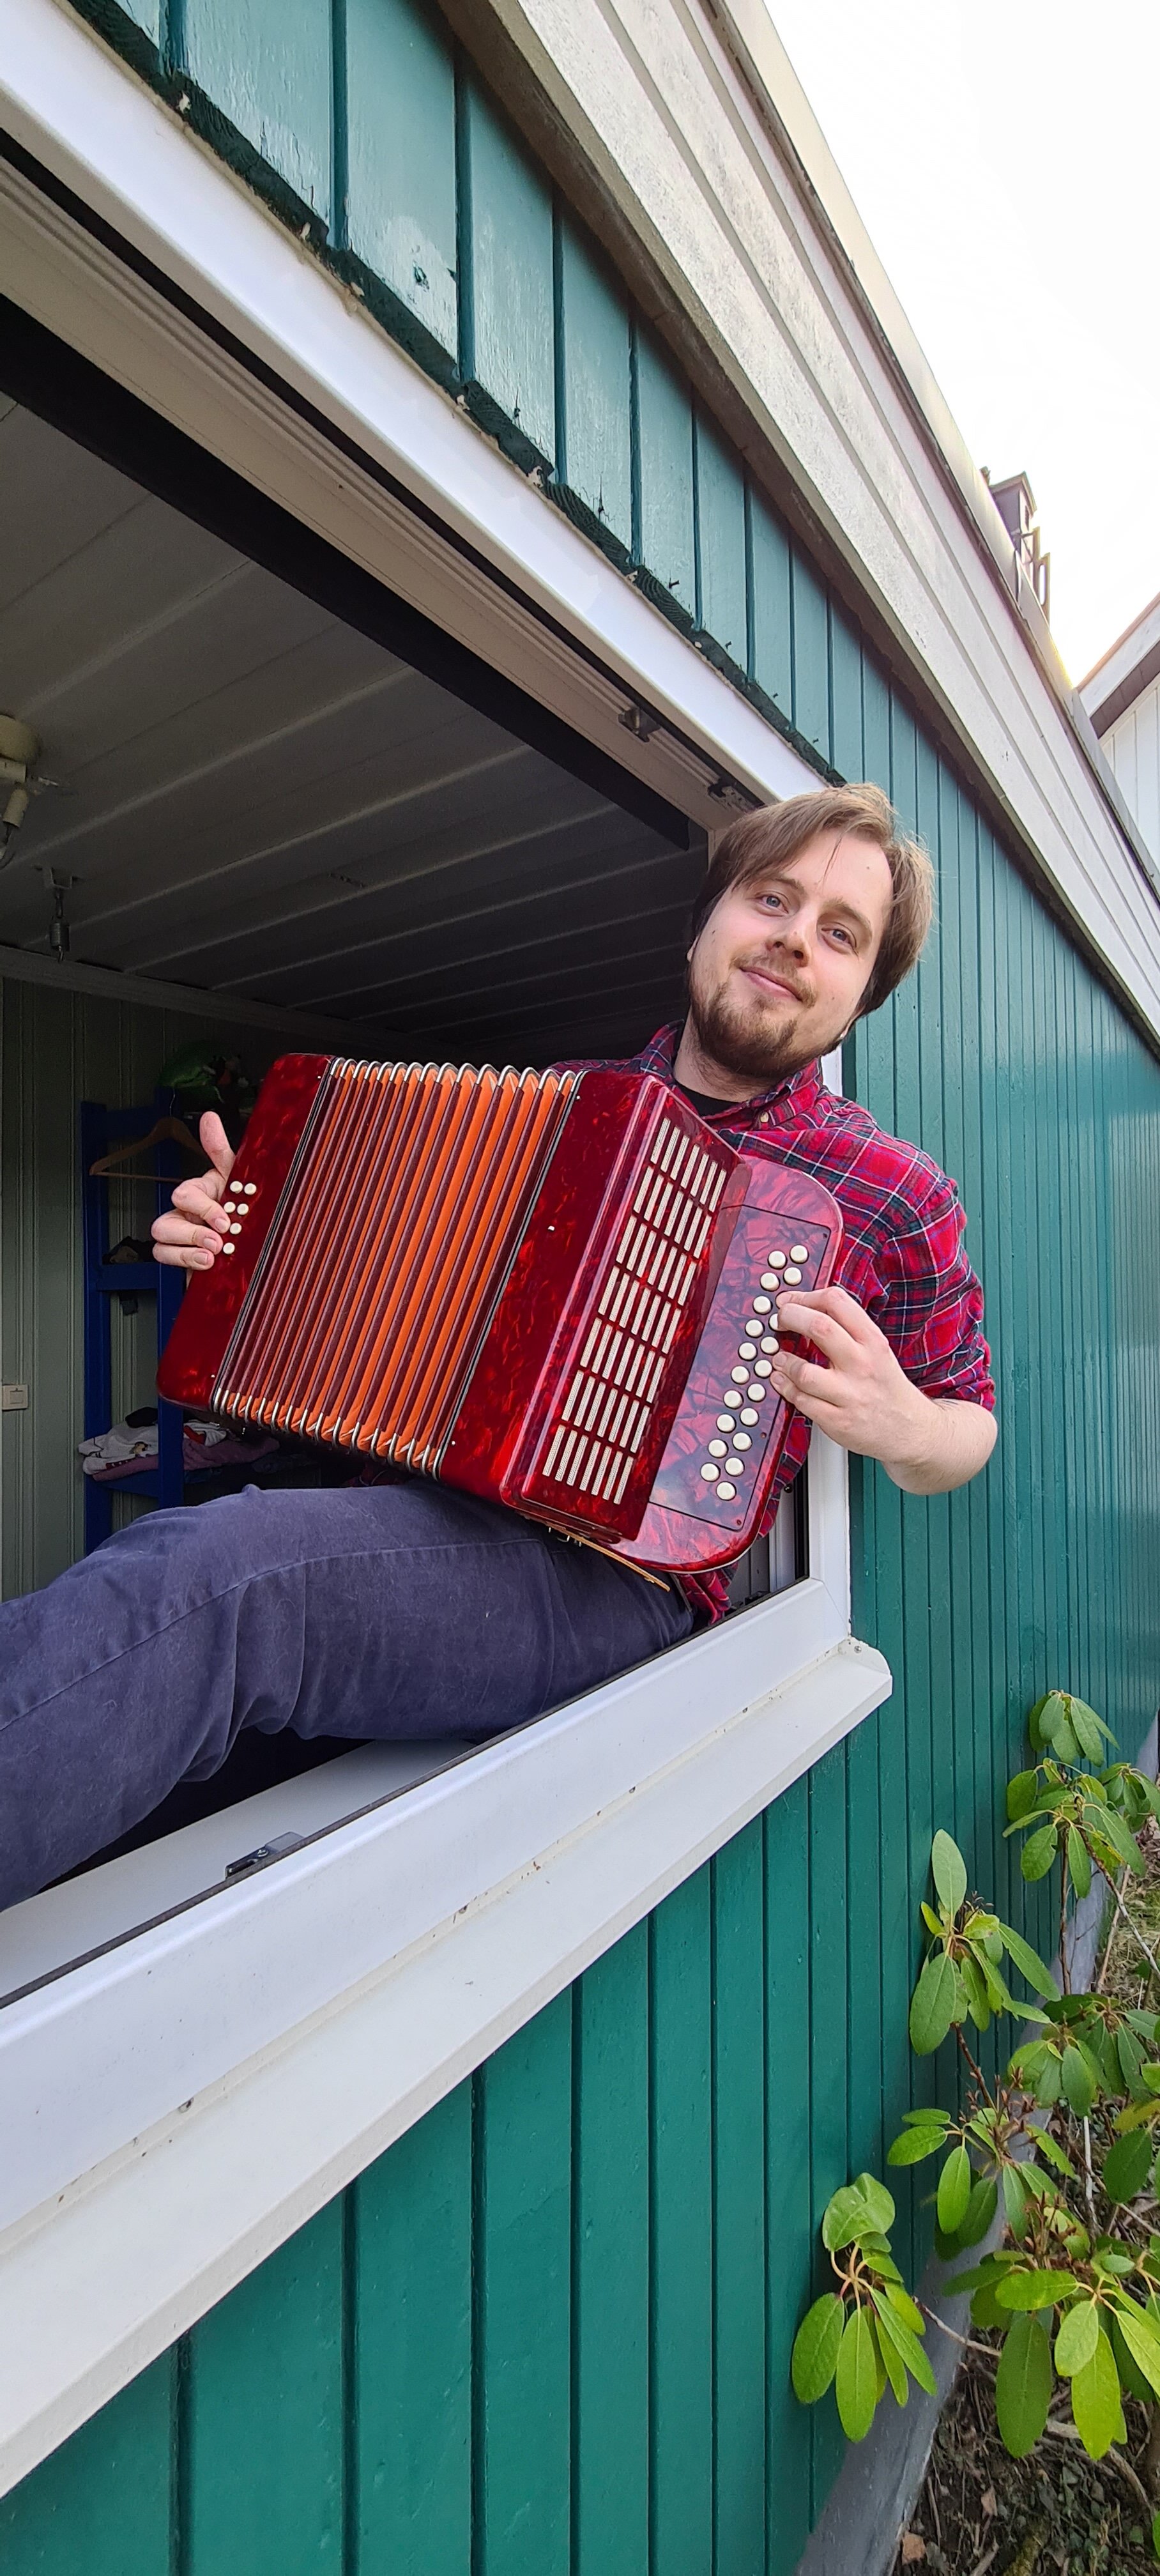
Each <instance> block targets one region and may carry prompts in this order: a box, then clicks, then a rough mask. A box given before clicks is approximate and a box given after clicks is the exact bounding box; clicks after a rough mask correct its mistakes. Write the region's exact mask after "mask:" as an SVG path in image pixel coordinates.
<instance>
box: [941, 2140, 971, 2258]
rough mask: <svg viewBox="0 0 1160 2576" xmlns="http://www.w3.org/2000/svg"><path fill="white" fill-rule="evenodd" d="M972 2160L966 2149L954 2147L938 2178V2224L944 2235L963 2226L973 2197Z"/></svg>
mask: <svg viewBox="0 0 1160 2576" xmlns="http://www.w3.org/2000/svg"><path fill="white" fill-rule="evenodd" d="M972 2180H973V2176H972V2173H971V2159H970V2157H969V2155H968V2154H967V2150H966V2148H965V2147H952V2149H951V2152H950V2154H949V2156H948V2157H947V2160H946V2163H945V2165H944V2166H943V2169H942V2172H941V2174H940V2175H939V2178H938V2198H937V2202H936V2207H937V2210H938V2223H939V2226H940V2227H941V2228H942V2230H943V2233H944V2235H946V2236H953V2235H954V2234H955V2232H956V2229H958V2228H960V2227H961V2226H962V2223H963V2220H964V2218H965V2217H966V2214H967V2206H968V2203H969V2201H970V2197H971V2183H972Z"/></svg>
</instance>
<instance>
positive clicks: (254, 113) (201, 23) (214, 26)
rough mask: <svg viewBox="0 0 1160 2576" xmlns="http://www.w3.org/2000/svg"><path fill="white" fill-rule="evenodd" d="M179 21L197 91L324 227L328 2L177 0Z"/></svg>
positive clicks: (326, 201) (327, 201) (327, 185)
mask: <svg viewBox="0 0 1160 2576" xmlns="http://www.w3.org/2000/svg"><path fill="white" fill-rule="evenodd" d="M183 16H184V24H185V68H186V70H187V71H188V72H189V73H190V75H191V77H192V79H194V80H195V81H196V82H197V85H198V88H199V89H201V90H204V92H205V95H206V97H207V98H208V99H210V100H211V101H212V103H213V105H214V106H215V107H218V108H220V109H221V111H222V114H223V115H224V116H228V118H229V120H230V123H231V125H235V126H236V127H237V129H238V132H239V133H240V134H243V135H244V136H245V138H246V141H247V142H248V143H252V144H253V147H254V150H255V151H256V152H259V153H260V154H261V156H262V159H263V161H267V162H268V163H269V165H270V167H271V169H273V170H276V171H277V172H278V174H279V177H280V178H282V179H284V180H285V181H286V183H287V185H288V186H289V187H291V188H292V189H293V190H294V193H295V196H297V197H300V198H301V199H302V201H303V204H304V205H307V206H310V207H312V208H313V210H314V212H315V213H316V214H317V215H319V216H321V218H322V221H323V223H329V221H330V83H331V59H330V11H329V8H328V7H327V0H184V10H183Z"/></svg>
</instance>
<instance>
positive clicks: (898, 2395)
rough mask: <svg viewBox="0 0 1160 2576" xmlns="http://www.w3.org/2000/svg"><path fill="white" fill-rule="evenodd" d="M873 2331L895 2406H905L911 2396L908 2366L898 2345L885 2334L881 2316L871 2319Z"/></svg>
mask: <svg viewBox="0 0 1160 2576" xmlns="http://www.w3.org/2000/svg"><path fill="white" fill-rule="evenodd" d="M871 2329H872V2332H873V2334H874V2338H875V2341H876V2343H877V2346H878V2358H879V2360H880V2362H881V2364H882V2368H883V2370H884V2372H885V2374H886V2377H887V2379H888V2380H889V2382H890V2386H891V2390H892V2392H893V2395H894V2401H895V2404H896V2405H897V2406H905V2404H906V2401H907V2398H908V2397H909V2395H910V2381H909V2380H908V2378H907V2376H906V2364H905V2362H904V2361H903V2358H902V2355H901V2353H900V2352H899V2350H898V2347H897V2345H896V2344H895V2343H892V2341H891V2339H890V2336H889V2335H888V2334H887V2333H886V2332H885V2330H884V2328H883V2324H882V2319H881V2317H880V2316H878V2317H873V2318H872V2319H871Z"/></svg>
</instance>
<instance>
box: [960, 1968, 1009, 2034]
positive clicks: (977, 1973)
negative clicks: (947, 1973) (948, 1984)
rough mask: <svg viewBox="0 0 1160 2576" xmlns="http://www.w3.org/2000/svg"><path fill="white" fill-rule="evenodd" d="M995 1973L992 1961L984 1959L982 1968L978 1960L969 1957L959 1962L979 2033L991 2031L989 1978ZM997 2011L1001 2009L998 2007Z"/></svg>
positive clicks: (969, 2004)
mask: <svg viewBox="0 0 1160 2576" xmlns="http://www.w3.org/2000/svg"><path fill="white" fill-rule="evenodd" d="M993 1973H994V1972H993V1970H992V1969H991V1966H990V1961H989V1960H987V1959H984V1961H983V1965H982V1966H981V1967H980V1965H979V1962H978V1960H977V1959H972V1958H971V1957H970V1956H969V1955H968V1956H967V1957H966V1958H964V1959H960V1961H959V1975H960V1977H961V1978H962V1981H963V1990H964V1993H965V1994H966V1998H967V2004H968V2007H969V2010H970V2015H971V2020H972V2021H973V2023H974V2025H975V2028H976V2030H978V2031H984V2030H989V2029H990V2027H991V2003H992V1998H991V1996H990V1994H989V1993H988V1984H989V1977H990V1975H991V1974H993ZM997 2009H1001V2007H999V2006H998V2005H997Z"/></svg>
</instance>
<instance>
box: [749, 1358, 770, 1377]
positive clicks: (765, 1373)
mask: <svg viewBox="0 0 1160 2576" xmlns="http://www.w3.org/2000/svg"><path fill="white" fill-rule="evenodd" d="M753 1374H754V1376H755V1377H771V1376H772V1374H773V1361H772V1360H756V1361H755V1362H754V1368H753Z"/></svg>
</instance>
